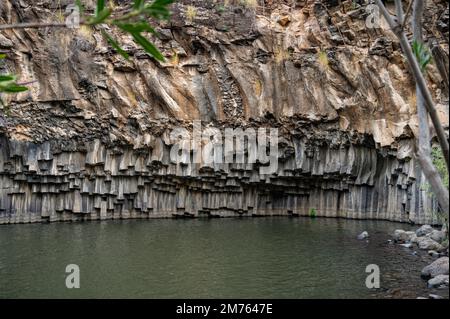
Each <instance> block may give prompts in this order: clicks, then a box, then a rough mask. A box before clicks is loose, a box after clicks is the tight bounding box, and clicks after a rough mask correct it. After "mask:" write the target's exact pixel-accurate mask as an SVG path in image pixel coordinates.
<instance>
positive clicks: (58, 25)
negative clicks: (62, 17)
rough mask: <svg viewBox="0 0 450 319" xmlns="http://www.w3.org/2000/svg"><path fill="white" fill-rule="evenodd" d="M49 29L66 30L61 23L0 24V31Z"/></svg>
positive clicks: (65, 26)
mask: <svg viewBox="0 0 450 319" xmlns="http://www.w3.org/2000/svg"><path fill="white" fill-rule="evenodd" d="M80 24H81V23H80ZM49 27H50V28H67V24H65V23H61V22H29V23H14V24H0V30H11V29H40V28H49Z"/></svg>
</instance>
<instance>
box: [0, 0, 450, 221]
mask: <svg viewBox="0 0 450 319" xmlns="http://www.w3.org/2000/svg"><path fill="white" fill-rule="evenodd" d="M72 2H73V1H71V0H61V1H50V0H48V1H47V0H41V1H35V0H2V1H1V3H0V24H5V23H13V22H31V21H55V20H58V19H61V15H63V14H64V12H65V8H66V7H67V5H69V4H71V3H72ZM91 2H93V1H91ZM128 2H129V1H125V0H121V1H115V3H116V5H117V6H124V5H126V4H127V3H128ZM255 2H256V1H221V0H218V1H212V0H211V1H200V0H182V1H177V3H176V4H174V5H173V6H172V11H173V15H172V18H171V20H170V21H165V22H158V26H157V28H156V29H157V35H156V36H153V37H152V40H153V42H154V43H155V45H157V46H158V48H160V50H161V52H162V53H163V54H164V55H165V57H166V61H165V62H164V63H161V62H158V61H156V60H154V59H153V58H151V57H150V56H149V55H147V54H146V53H145V52H143V51H142V50H141V49H140V48H139V47H137V46H136V45H135V44H134V42H133V41H132V39H131V38H130V37H128V36H126V35H124V34H120V33H119V32H118V31H117V30H111V32H112V33H114V34H115V35H116V36H117V37H118V38H120V39H121V42H122V43H124V44H125V45H124V48H125V50H126V51H127V52H128V53H129V54H130V55H131V56H132V59H131V60H129V61H127V60H124V59H123V58H122V57H121V56H120V55H118V54H117V53H116V52H115V51H114V50H113V49H112V48H111V47H110V46H108V45H107V43H105V41H104V39H103V38H102V36H101V34H100V32H98V30H95V29H94V30H92V29H88V28H86V27H81V28H79V29H73V30H70V29H61V28H43V29H39V30H31V29H27V30H8V31H2V32H0V52H3V53H6V54H7V59H6V60H4V61H3V62H1V63H2V64H1V65H0V71H2V73H3V72H4V73H15V74H17V75H18V77H19V79H20V82H30V83H29V84H28V86H29V88H30V90H29V91H28V92H23V93H20V94H15V95H8V96H6V95H3V96H2V98H3V100H4V101H5V102H6V103H7V105H8V106H7V108H8V109H7V110H6V109H4V110H3V111H2V112H1V113H0V224H7V223H28V222H42V221H78V220H100V219H115V218H153V217H177V216H180V217H220V216H266V215H290V216H298V215H310V214H314V215H317V216H327V217H345V218H358V219H387V220H393V221H403V222H408V221H412V222H416V223H436V222H437V219H436V215H435V214H434V212H435V211H436V209H437V207H436V203H435V201H434V200H433V198H432V197H431V196H430V194H429V192H428V190H427V189H426V181H425V179H424V177H423V174H422V172H421V170H420V167H419V165H418V163H417V161H416V159H415V158H414V148H415V146H414V136H416V135H417V130H418V127H417V123H418V121H417V116H416V106H415V101H416V99H415V87H414V83H413V82H412V77H411V75H410V73H409V69H408V65H407V63H406V61H405V59H404V58H403V56H402V54H401V51H400V48H399V43H398V41H397V40H396V38H395V36H394V35H393V34H392V33H391V32H390V31H389V29H388V27H387V25H385V23H384V21H383V20H382V19H381V20H380V24H379V25H375V27H373V26H371V27H369V26H368V25H367V23H366V20H367V19H368V18H370V17H369V15H370V12H368V11H367V10H366V8H367V7H366V5H365V4H364V1H310V0H305V1H275V0H265V1H259V2H258V5H257V6H255V5H254V4H255ZM263 2H264V3H263ZM427 6H428V7H427V10H426V17H425V19H426V21H427V23H426V25H427V30H426V36H427V39H428V40H429V46H430V47H431V48H432V52H433V55H434V63H433V65H431V66H430V67H429V68H428V71H427V80H428V82H429V84H430V86H431V87H432V88H433V94H434V98H435V101H436V103H437V106H438V108H439V112H440V115H441V117H442V121H443V122H444V123H445V127H446V129H448V118H447V117H448V93H447V90H448V71H447V73H445V72H442V70H445V69H447V70H448V2H447V1H437V0H433V1H431V0H430V1H427ZM88 8H89V6H88ZM91 8H93V7H92V6H91ZM442 66H444V67H442ZM440 70H441V71H440ZM196 120H200V121H201V123H202V125H203V126H204V127H208V126H214V127H217V128H219V129H224V128H227V127H231V128H239V127H240V128H244V129H246V128H261V127H266V128H276V129H278V132H279V137H280V138H279V142H278V145H277V146H278V154H277V159H278V169H277V171H276V172H275V173H273V174H269V175H265V174H260V172H259V167H260V166H263V165H265V164H264V163H254V164H245V163H244V164H239V163H231V164H221V165H209V164H206V163H205V164H195V165H194V164H186V163H177V162H174V161H172V160H171V159H170V156H169V152H170V149H171V146H172V142H171V139H170V138H169V135H170V132H171V131H172V130H173V129H174V128H176V127H184V128H186V129H187V130H188V131H191V130H192V123H193V121H196Z"/></svg>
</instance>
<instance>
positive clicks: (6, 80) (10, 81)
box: [0, 54, 28, 107]
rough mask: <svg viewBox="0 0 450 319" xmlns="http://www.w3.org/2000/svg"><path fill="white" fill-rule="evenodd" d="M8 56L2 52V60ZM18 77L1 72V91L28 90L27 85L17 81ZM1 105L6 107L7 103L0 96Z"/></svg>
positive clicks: (0, 55) (0, 56)
mask: <svg viewBox="0 0 450 319" xmlns="http://www.w3.org/2000/svg"><path fill="white" fill-rule="evenodd" d="M4 58H6V55H5V54H0V60H3V59H4ZM16 80H17V77H16V76H15V75H13V74H0V93H19V92H24V91H27V90H28V89H27V87H25V86H22V85H20V84H18V83H17V82H16ZM0 106H2V107H4V106H5V103H4V102H3V100H2V99H1V97H0Z"/></svg>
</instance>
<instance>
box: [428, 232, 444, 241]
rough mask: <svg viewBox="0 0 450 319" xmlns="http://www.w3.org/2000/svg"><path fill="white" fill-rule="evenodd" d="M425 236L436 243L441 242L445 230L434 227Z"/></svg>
mask: <svg viewBox="0 0 450 319" xmlns="http://www.w3.org/2000/svg"><path fill="white" fill-rule="evenodd" d="M427 236H429V237H430V238H431V239H433V240H434V241H436V242H438V243H442V242H443V241H444V239H445V232H443V231H441V230H436V229H434V230H433V231H432V232H431V233H429V234H428V235H427Z"/></svg>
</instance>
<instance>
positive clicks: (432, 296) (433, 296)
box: [429, 294, 444, 299]
mask: <svg viewBox="0 0 450 319" xmlns="http://www.w3.org/2000/svg"><path fill="white" fill-rule="evenodd" d="M429 297H430V299H444V297H442V296H439V295H434V294H430V295H429Z"/></svg>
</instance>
